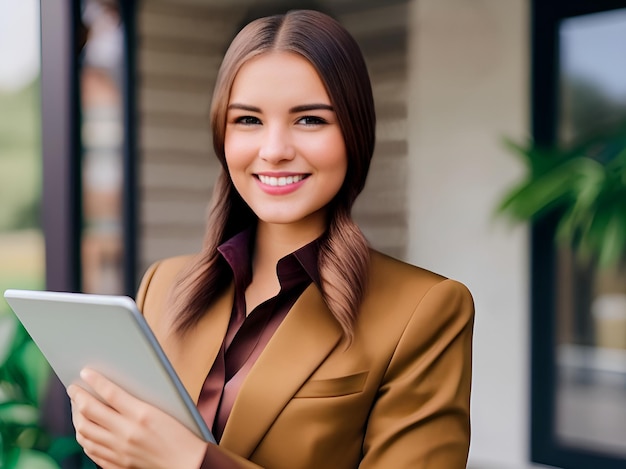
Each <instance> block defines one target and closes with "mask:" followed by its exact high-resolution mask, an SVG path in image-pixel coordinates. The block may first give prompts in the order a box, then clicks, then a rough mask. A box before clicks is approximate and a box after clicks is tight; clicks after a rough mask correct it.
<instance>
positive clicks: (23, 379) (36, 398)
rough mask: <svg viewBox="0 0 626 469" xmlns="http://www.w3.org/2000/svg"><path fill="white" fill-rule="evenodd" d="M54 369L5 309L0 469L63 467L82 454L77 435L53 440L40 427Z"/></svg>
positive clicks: (0, 342)
mask: <svg viewBox="0 0 626 469" xmlns="http://www.w3.org/2000/svg"><path fill="white" fill-rule="evenodd" d="M49 376H50V368H49V365H48V363H47V362H46V360H45V359H44V358H43V356H42V355H41V353H40V352H39V349H38V348H37V346H36V345H35V344H34V343H33V341H32V340H31V339H30V337H29V336H28V334H27V333H26V331H25V330H24V329H23V327H22V326H21V325H20V324H19V322H18V321H17V319H16V318H15V316H14V315H13V314H7V313H3V312H1V311H0V468H2V469H58V468H59V464H58V463H57V461H61V460H63V459H64V458H65V457H67V456H69V455H71V454H74V453H76V452H78V451H80V447H79V446H78V444H77V443H76V440H75V439H74V438H73V437H68V438H53V437H52V436H51V435H50V434H49V433H48V432H47V431H46V430H45V429H44V428H43V427H42V426H41V424H40V404H41V401H42V399H43V396H44V393H45V389H46V386H47V382H48V378H49Z"/></svg>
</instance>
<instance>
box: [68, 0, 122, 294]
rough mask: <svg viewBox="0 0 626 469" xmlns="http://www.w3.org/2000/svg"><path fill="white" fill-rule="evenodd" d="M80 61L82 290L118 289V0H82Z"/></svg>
mask: <svg viewBox="0 0 626 469" xmlns="http://www.w3.org/2000/svg"><path fill="white" fill-rule="evenodd" d="M82 7H83V8H82V23H83V25H84V34H85V40H86V42H85V45H84V47H83V50H82V54H81V62H80V75H79V76H80V95H81V120H82V123H81V137H82V151H83V152H82V189H83V196H82V204H83V206H82V210H83V231H82V237H81V269H82V290H83V291H84V292H87V293H109V294H116V293H118V294H119V293H122V292H123V282H124V280H123V279H124V277H123V261H122V259H123V249H124V242H123V229H122V223H123V221H122V220H123V215H122V210H123V205H122V199H123V171H124V169H123V141H124V131H123V129H124V126H123V99H122V67H123V63H124V62H123V29H122V24H121V21H120V15H119V12H118V10H117V3H116V2H111V1H98V0H84V1H83V2H82Z"/></svg>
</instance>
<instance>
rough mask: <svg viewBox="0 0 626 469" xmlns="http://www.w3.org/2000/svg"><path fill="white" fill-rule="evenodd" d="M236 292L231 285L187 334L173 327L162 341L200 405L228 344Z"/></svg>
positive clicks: (172, 361) (178, 371) (184, 383)
mask: <svg viewBox="0 0 626 469" xmlns="http://www.w3.org/2000/svg"><path fill="white" fill-rule="evenodd" d="M233 293H234V285H233V284H231V285H230V287H229V288H228V289H227V290H226V291H225V292H224V293H223V294H222V296H220V298H219V299H218V300H217V301H216V302H215V304H214V305H213V306H212V307H211V308H210V309H209V311H207V312H206V314H205V315H204V316H203V317H202V318H201V319H200V322H198V324H197V325H196V326H194V327H193V328H192V329H191V330H190V331H189V332H188V333H187V334H186V335H183V336H179V335H177V334H175V333H173V332H172V328H171V326H170V327H168V332H169V333H168V334H167V335H166V336H165V338H164V340H163V341H162V344H161V345H162V347H163V350H164V351H165V353H166V355H167V356H168V358H169V360H170V362H171V363H172V366H173V367H174V369H175V370H176V373H178V375H179V377H180V380H181V381H182V383H183V385H184V386H185V388H186V389H187V392H188V393H189V395H190V396H191V398H192V399H193V401H194V402H196V403H197V402H198V398H199V396H200V391H201V390H202V385H203V384H204V380H205V379H206V377H207V375H208V374H209V371H210V370H211V367H212V366H213V362H214V361H215V357H216V356H217V353H218V352H219V349H220V347H221V346H222V342H223V341H224V336H225V335H226V329H228V321H229V319H230V315H231V311H232V308H233ZM160 341H161V339H160Z"/></svg>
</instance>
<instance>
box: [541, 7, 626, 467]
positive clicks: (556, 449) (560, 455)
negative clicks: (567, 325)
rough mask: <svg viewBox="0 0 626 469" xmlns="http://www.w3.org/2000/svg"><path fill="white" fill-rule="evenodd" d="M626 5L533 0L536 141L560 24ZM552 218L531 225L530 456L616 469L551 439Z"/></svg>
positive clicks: (551, 133)
mask: <svg viewBox="0 0 626 469" xmlns="http://www.w3.org/2000/svg"><path fill="white" fill-rule="evenodd" d="M621 8H626V0H594V1H593V2H590V1H587V0H532V13H531V18H532V32H531V54H532V67H531V119H532V121H531V132H532V135H533V138H534V141H535V142H536V143H538V144H541V145H550V144H553V143H554V142H556V139H557V129H558V118H559V116H558V91H559V89H558V78H559V67H558V64H559V55H558V51H559V37H558V32H559V25H560V23H561V21H562V20H564V19H566V18H571V17H575V16H580V15H587V14H592V13H599V12H603V11H609V10H615V9H621ZM555 227H556V219H555V217H554V216H553V217H546V218H544V219H542V220H539V221H538V222H536V223H534V224H533V226H532V228H531V253H532V255H531V256H532V257H531V268H530V272H531V279H530V283H531V341H532V343H531V419H530V431H531V435H530V443H531V460H532V461H533V462H536V463H541V464H547V465H552V466H557V467H559V468H563V469H588V468H590V467H593V468H594V469H618V468H623V467H624V463H625V459H623V458H618V457H615V456H610V455H607V454H603V453H601V452H594V451H590V450H586V449H582V448H576V447H573V446H569V445H564V444H563V443H561V442H559V441H558V440H557V439H556V421H555V415H556V412H555V410H556V357H555V345H556V340H555V338H556V291H557V289H556V287H557V285H556V278H557V276H556V255H557V253H556V250H555V248H554V243H553V241H552V240H553V238H554V232H555Z"/></svg>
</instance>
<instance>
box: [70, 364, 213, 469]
mask: <svg viewBox="0 0 626 469" xmlns="http://www.w3.org/2000/svg"><path fill="white" fill-rule="evenodd" d="M81 378H82V379H83V380H84V381H85V382H86V383H87V384H88V385H89V386H91V388H92V389H93V390H94V391H95V393H96V394H97V395H98V396H100V398H101V400H99V399H97V398H96V397H94V396H93V395H92V394H90V393H89V392H88V391H86V390H85V389H83V388H81V387H80V386H78V385H74V384H73V385H71V386H69V387H68V389H67V393H68V395H69V396H70V399H71V402H72V421H73V422H74V427H75V428H76V440H77V441H78V443H79V444H80V445H81V446H82V447H83V449H84V451H85V454H87V456H89V457H90V458H91V459H92V460H93V461H94V462H95V463H96V464H98V465H99V466H101V467H102V468H103V469H109V468H110V469H118V468H133V469H160V468H163V469H171V468H173V467H176V468H197V467H199V466H200V463H201V461H202V458H203V456H204V453H205V451H206V445H207V443H205V442H204V441H202V440H201V439H200V438H198V437H197V436H196V435H195V434H194V433H192V432H191V430H189V429H187V427H185V426H184V425H183V424H182V423H180V422H179V421H178V420H176V419H175V418H173V417H171V416H170V415H168V414H166V413H165V412H163V411H161V410H160V409H157V408H156V407H154V406H151V405H149V404H147V403H145V402H143V401H141V400H139V399H137V398H135V397H133V396H131V395H130V394H128V393H127V392H126V391H124V390H123V389H122V388H120V387H119V386H117V385H115V384H114V383H112V382H111V381H109V380H108V379H106V378H105V377H104V376H102V375H100V374H98V373H96V372H95V371H93V370H89V369H85V370H83V371H82V372H81Z"/></svg>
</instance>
